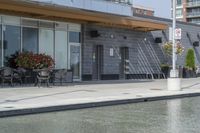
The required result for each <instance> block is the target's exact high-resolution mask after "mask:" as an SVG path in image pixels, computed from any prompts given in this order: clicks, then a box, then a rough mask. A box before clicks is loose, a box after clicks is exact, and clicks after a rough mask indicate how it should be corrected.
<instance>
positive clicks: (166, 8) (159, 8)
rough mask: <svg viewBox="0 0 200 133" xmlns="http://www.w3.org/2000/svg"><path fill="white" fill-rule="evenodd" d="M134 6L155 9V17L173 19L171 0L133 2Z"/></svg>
mask: <svg viewBox="0 0 200 133" xmlns="http://www.w3.org/2000/svg"><path fill="white" fill-rule="evenodd" d="M133 4H136V5H142V6H146V7H151V8H153V9H154V10H155V16H158V17H162V18H170V17H171V0H133Z"/></svg>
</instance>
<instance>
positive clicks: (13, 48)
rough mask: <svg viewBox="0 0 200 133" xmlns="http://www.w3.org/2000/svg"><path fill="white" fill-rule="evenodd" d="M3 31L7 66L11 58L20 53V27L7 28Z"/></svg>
mask: <svg viewBox="0 0 200 133" xmlns="http://www.w3.org/2000/svg"><path fill="white" fill-rule="evenodd" d="M3 30H4V41H3V43H4V45H3V48H4V62H5V64H4V65H5V66H7V64H8V59H9V58H10V56H11V55H13V54H15V53H16V52H19V51H20V27H17V26H5V27H4V28H3Z"/></svg>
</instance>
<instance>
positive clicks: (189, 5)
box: [187, 1, 200, 8]
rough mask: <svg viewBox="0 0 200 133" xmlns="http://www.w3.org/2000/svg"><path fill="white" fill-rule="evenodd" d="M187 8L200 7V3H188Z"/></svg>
mask: <svg viewBox="0 0 200 133" xmlns="http://www.w3.org/2000/svg"><path fill="white" fill-rule="evenodd" d="M187 7H190V8H191V7H200V1H195V2H188V3H187Z"/></svg>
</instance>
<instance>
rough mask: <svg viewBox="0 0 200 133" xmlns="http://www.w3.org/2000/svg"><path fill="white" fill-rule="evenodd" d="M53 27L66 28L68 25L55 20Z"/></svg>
mask: <svg viewBox="0 0 200 133" xmlns="http://www.w3.org/2000/svg"><path fill="white" fill-rule="evenodd" d="M55 28H56V29H58V30H67V29H68V25H67V23H61V22H56V23H55Z"/></svg>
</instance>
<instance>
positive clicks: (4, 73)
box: [0, 67, 14, 86]
mask: <svg viewBox="0 0 200 133" xmlns="http://www.w3.org/2000/svg"><path fill="white" fill-rule="evenodd" d="M0 75H1V84H2V86H4V83H5V82H10V85H11V86H13V78H14V72H13V69H12V68H10V67H3V68H1V69H0Z"/></svg>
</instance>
